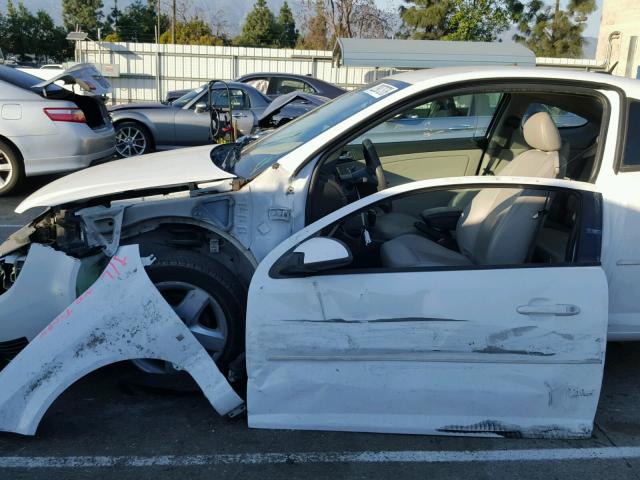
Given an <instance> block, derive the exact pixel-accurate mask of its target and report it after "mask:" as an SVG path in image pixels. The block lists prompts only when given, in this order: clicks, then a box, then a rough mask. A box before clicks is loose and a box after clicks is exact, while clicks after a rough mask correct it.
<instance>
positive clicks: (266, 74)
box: [240, 72, 342, 90]
mask: <svg viewBox="0 0 640 480" xmlns="http://www.w3.org/2000/svg"><path fill="white" fill-rule="evenodd" d="M255 77H281V78H282V77H285V78H295V79H299V80H305V81H307V82H310V83H315V82H317V83H321V84H322V85H327V86H329V87H333V88H337V89H339V90H342V88H340V87H339V86H337V85H334V84H332V83H329V82H327V81H326V80H321V79H320V78H316V77H314V76H312V75H303V74H300V73H283V72H258V73H249V74H247V75H243V76H242V77H240V78H244V79H246V78H255Z"/></svg>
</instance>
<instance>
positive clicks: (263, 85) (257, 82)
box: [244, 78, 269, 95]
mask: <svg viewBox="0 0 640 480" xmlns="http://www.w3.org/2000/svg"><path fill="white" fill-rule="evenodd" d="M244 83H246V84H247V85H251V86H252V87H253V88H255V89H256V90H258V91H259V92H260V93H262V94H263V95H266V94H267V90H268V89H269V80H268V79H266V78H254V79H251V80H249V81H247V82H244Z"/></svg>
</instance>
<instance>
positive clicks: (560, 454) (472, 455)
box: [0, 447, 640, 469]
mask: <svg viewBox="0 0 640 480" xmlns="http://www.w3.org/2000/svg"><path fill="white" fill-rule="evenodd" d="M623 458H624V459H632V458H640V447H602V448H558V449H551V448H550V449H532V450H480V451H476V452H474V451H448V452H443V451H420V450H418V451H412V450H409V451H398V452H396V451H386V452H385V451H382V452H304V453H303V452H300V453H240V454H218V455H188V456H178V455H175V456H174V455H165V456H155V457H141V456H78V457H0V468H3V469H4V468H24V469H33V468H95V467H115V466H119V467H167V466H172V467H194V466H207V465H219V464H226V465H229V464H232V465H233V464H238V465H272V464H280V463H297V464H314V463H315V464H317V463H444V462H448V463H476V462H540V461H563V460H564V461H567V460H569V461H571V460H617V459H623Z"/></svg>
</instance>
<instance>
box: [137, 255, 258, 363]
mask: <svg viewBox="0 0 640 480" xmlns="http://www.w3.org/2000/svg"><path fill="white" fill-rule="evenodd" d="M154 254H155V256H156V260H155V262H153V263H152V264H151V265H150V266H148V267H147V268H146V270H147V274H148V275H149V278H150V279H151V281H152V282H153V283H154V285H156V286H159V285H163V284H164V285H166V284H173V283H180V284H188V285H192V286H194V287H195V288H196V289H199V290H202V291H204V292H206V293H208V294H209V295H210V296H211V297H213V299H214V300H215V302H217V306H216V308H218V306H219V307H221V309H222V311H223V312H224V316H225V319H226V320H225V321H226V342H225V345H224V349H223V350H222V351H221V352H220V354H218V355H215V356H214V355H213V354H212V356H213V357H214V359H215V360H216V364H217V365H218V367H219V368H220V370H221V371H222V372H223V373H225V374H226V372H227V371H228V369H229V364H230V363H231V362H233V361H234V360H235V359H237V358H238V356H239V355H240V354H241V353H242V352H244V345H245V342H244V332H245V310H246V302H247V293H246V290H245V288H244V287H243V286H242V285H241V284H240V282H239V281H238V280H237V279H236V277H235V275H233V274H232V273H231V272H230V271H229V270H228V269H227V268H225V267H224V266H223V265H221V264H220V263H218V262H216V261H215V260H213V259H211V258H209V257H207V256H205V255H202V254H199V253H196V252H191V251H188V250H183V251H175V250H169V249H166V250H165V249H162V251H160V252H158V251H156V252H155V253H154ZM159 289H160V288H159ZM160 290H161V289H160ZM161 293H163V296H164V297H165V299H167V301H169V303H170V304H172V301H171V300H172V299H171V298H167V296H168V295H169V296H170V295H171V290H168V291H167V290H161ZM172 306H173V305H172ZM205 313H206V312H205ZM212 316H215V315H212ZM216 321H217V320H216ZM157 373H159V372H157Z"/></svg>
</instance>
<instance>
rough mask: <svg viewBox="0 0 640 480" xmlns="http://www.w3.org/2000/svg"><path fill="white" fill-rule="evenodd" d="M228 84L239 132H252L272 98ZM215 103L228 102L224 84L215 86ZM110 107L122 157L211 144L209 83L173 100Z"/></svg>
mask: <svg viewBox="0 0 640 480" xmlns="http://www.w3.org/2000/svg"><path fill="white" fill-rule="evenodd" d="M229 87H230V92H231V106H232V108H233V119H234V123H236V125H237V128H238V131H239V134H240V135H249V134H251V133H252V132H253V130H254V129H255V128H256V127H257V125H258V120H259V119H260V117H261V116H262V113H263V112H264V110H265V109H266V108H267V106H268V105H269V103H270V102H271V101H270V100H269V98H267V97H266V96H265V95H263V94H262V93H260V92H259V91H258V90H256V89H255V88H253V87H251V86H249V85H245V84H243V83H236V82H231V83H229ZM212 103H213V105H215V106H217V107H226V106H228V105H229V99H228V97H227V90H226V88H223V86H222V85H220V86H217V87H214V92H213V101H212ZM109 110H110V113H111V118H112V121H113V124H114V126H115V128H116V151H117V153H118V155H119V156H121V157H131V156H135V155H142V154H144V153H148V152H150V151H153V150H165V149H170V148H175V147H186V146H193V145H203V144H206V143H209V129H210V115H209V111H208V107H207V86H206V85H203V86H202V87H199V88H196V89H195V90H191V91H189V92H188V93H187V94H185V95H183V96H182V97H180V98H178V99H177V100H174V101H173V102H171V103H167V104H164V103H138V104H126V105H116V106H114V107H111V108H110V109H109Z"/></svg>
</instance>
